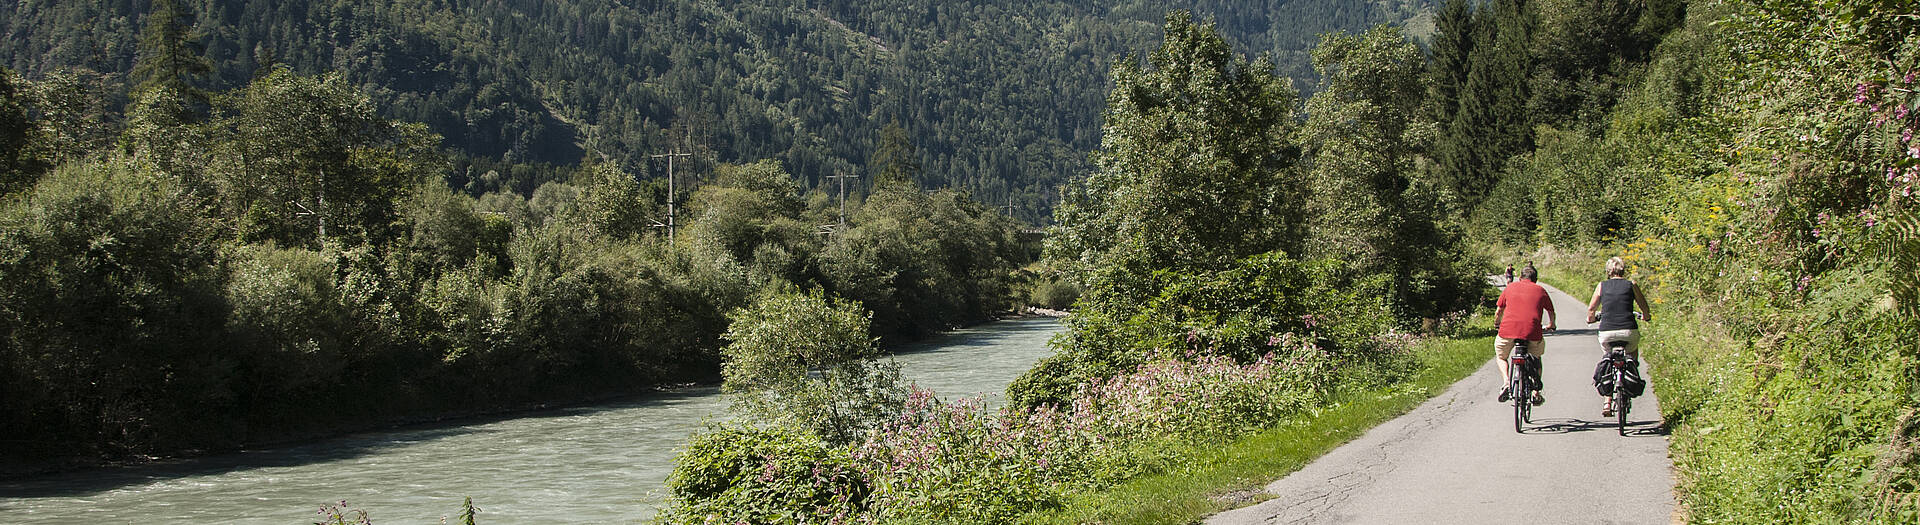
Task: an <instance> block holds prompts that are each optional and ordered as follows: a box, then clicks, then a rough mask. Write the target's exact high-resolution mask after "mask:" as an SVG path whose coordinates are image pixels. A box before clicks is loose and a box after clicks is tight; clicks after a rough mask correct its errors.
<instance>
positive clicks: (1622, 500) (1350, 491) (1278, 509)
mask: <svg viewBox="0 0 1920 525" xmlns="http://www.w3.org/2000/svg"><path fill="white" fill-rule="evenodd" d="M1548 292H1549V293H1551V294H1552V297H1553V304H1554V309H1555V310H1556V311H1557V312H1558V316H1557V320H1558V321H1559V328H1560V330H1559V331H1558V332H1554V333H1549V334H1548V335H1547V338H1546V341H1547V344H1546V346H1547V351H1546V354H1544V355H1543V356H1542V357H1541V362H1542V364H1543V365H1544V376H1543V378H1544V382H1545V384H1546V388H1545V390H1544V391H1543V393H1544V394H1545V395H1546V397H1547V403H1546V404H1543V405H1540V406H1537V407H1534V409H1533V424H1531V425H1529V426H1528V427H1527V432H1526V433H1525V434H1516V433H1514V431H1513V405H1512V404H1510V403H1499V402H1495V401H1494V397H1495V395H1497V394H1498V393H1499V389H1500V386H1501V382H1500V371H1499V369H1497V368H1495V366H1496V363H1495V362H1494V360H1493V349H1492V348H1491V345H1489V348H1488V349H1487V365H1486V366H1483V367H1481V368H1480V370H1478V371H1476V372H1474V373H1473V374H1472V375H1470V376H1467V378H1466V379H1463V380H1461V381H1460V382H1458V383H1455V384H1454V385H1453V387H1451V388H1449V389H1448V390H1447V391H1446V392H1445V393H1442V394H1441V395H1439V396H1435V397H1434V398H1433V399H1430V400H1428V401H1427V402H1426V403H1425V404H1423V405H1421V406H1420V407H1418V408H1415V409H1414V410H1413V411H1412V412H1409V413H1407V414H1406V415H1403V416H1401V417H1399V418H1397V419H1394V420H1392V421H1389V422H1387V423H1385V424H1382V425H1380V426H1378V427H1375V428H1374V429H1373V430H1371V431H1368V432H1367V433H1366V434H1365V435H1364V436H1361V437H1360V438H1359V439H1356V440H1354V441H1352V442H1350V443H1347V444H1346V445H1343V446H1341V447H1340V448H1337V449H1334V451H1332V452H1329V453H1327V455H1326V456H1323V457H1321V458H1320V459H1319V460H1317V461H1315V462H1313V463H1312V464H1309V465H1307V466H1306V467H1304V468H1302V469H1300V470H1299V471H1296V472H1294V473H1293V474H1292V475H1289V476H1287V477H1286V478H1283V479H1281V480H1279V481H1275V482H1273V483H1271V484H1269V485H1267V487H1266V490H1267V492H1269V493H1271V494H1273V495H1274V498H1273V499H1271V500H1268V501H1265V502H1262V503H1260V504H1258V505H1254V506H1251V507H1246V508H1241V509H1235V510H1231V511H1227V512H1224V513H1221V514H1218V515H1215V516H1212V517H1210V518H1208V519H1207V523H1209V524H1255V523H1258V524H1266V523H1289V524H1293V523H1300V524H1318V523H1368V524H1372V523H1389V524H1391V523H1414V524H1423V525H1425V524H1442V523H1475V524H1499V523H1516V524H1518V523H1525V524H1538V523H1634V524H1643V523H1669V522H1671V521H1673V520H1672V514H1673V492H1672V489H1673V475H1672V468H1673V462H1672V461H1671V460H1670V459H1668V457H1667V437H1666V435H1665V432H1664V431H1663V430H1661V429H1659V428H1657V427H1658V425H1659V421H1660V404H1659V401H1658V400H1657V399H1654V395H1653V389H1652V388H1651V387H1649V388H1648V389H1647V393H1646V395H1643V396H1641V397H1639V398H1637V399H1635V400H1634V403H1633V412H1632V413H1631V414H1630V417H1629V423H1630V425H1631V426H1630V427H1629V431H1630V432H1629V433H1630V434H1631V435H1628V436H1621V435H1620V434H1619V432H1618V431H1617V430H1616V429H1617V428H1618V427H1617V425H1616V424H1615V422H1614V421H1615V420H1614V418H1612V417H1605V418H1603V417H1601V416H1600V405H1601V398H1600V394H1599V393H1598V392H1595V391H1594V389H1593V380H1592V375H1593V367H1594V364H1595V363H1597V362H1599V360H1600V356H1601V354H1602V351H1601V348H1600V344H1599V343H1598V342H1597V341H1596V339H1595V336H1594V332H1593V330H1592V329H1591V327H1590V326H1589V325H1587V323H1585V322H1584V321H1586V312H1587V308H1586V303H1585V302H1584V301H1579V300H1575V299H1574V298H1572V297H1569V296H1567V294H1565V293H1562V292H1560V291H1559V290H1555V289H1553V288H1552V287H1548ZM1646 344H1650V345H1651V344H1658V341H1647V343H1646ZM1641 366H1642V368H1641V370H1642V372H1643V373H1646V372H1648V367H1647V365H1645V364H1643V365H1641ZM1647 375H1648V376H1650V377H1648V381H1649V382H1650V383H1651V382H1657V381H1658V379H1659V378H1658V374H1653V373H1648V374H1647Z"/></svg>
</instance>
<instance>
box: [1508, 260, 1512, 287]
mask: <svg viewBox="0 0 1920 525" xmlns="http://www.w3.org/2000/svg"><path fill="white" fill-rule="evenodd" d="M1507 284H1513V265H1511V264H1509V265H1507Z"/></svg>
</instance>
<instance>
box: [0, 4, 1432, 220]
mask: <svg viewBox="0 0 1920 525" xmlns="http://www.w3.org/2000/svg"><path fill="white" fill-rule="evenodd" d="M149 4H150V2H148V1H144V0H114V1H104V2H57V3H56V2H7V3H5V4H0V35H4V38H0V65H4V66H6V67H8V68H11V69H13V70H14V71H16V72H18V73H20V74H22V75H25V76H27V77H28V78H29V79H39V78H45V77H46V76H47V75H50V74H55V73H56V72H61V71H73V70H76V69H77V70H82V71H90V72H97V73H98V74H99V75H101V76H98V77H97V78H93V77H91V75H90V74H85V73H83V74H81V75H82V76H88V77H89V78H88V79H84V80H88V81H87V82H81V83H80V85H83V86H87V85H90V86H91V87H90V89H92V90H94V91H95V93H93V95H94V96H96V97H98V98H100V99H102V100H104V101H105V102H104V103H102V104H99V106H100V108H99V109H96V110H95V111H99V112H103V113H107V114H105V115H102V118H101V120H102V121H103V122H114V121H116V120H117V119H115V118H113V115H112V113H114V112H117V111H118V108H119V107H121V106H122V105H123V104H124V100H125V98H124V97H125V95H124V92H125V91H126V86H124V82H125V80H124V78H125V76H124V73H125V72H127V71H129V70H130V69H131V68H132V66H133V64H134V63H135V60H136V58H137V57H136V54H137V50H138V49H139V46H138V37H139V32H140V28H141V27H142V21H143V19H144V15H145V14H146V13H147V12H148V10H149V9H150V5H149ZM184 4H185V5H186V7H187V9H188V11H191V12H192V13H194V14H195V16H196V23H195V26H194V28H195V33H196V34H197V35H199V36H200V38H199V39H198V42H199V44H200V45H201V46H203V48H204V53H205V56H206V57H207V58H208V59H210V60H211V61H212V63H213V73H212V74H211V75H210V78H207V79H204V82H203V84H204V85H202V86H200V87H202V88H206V89H209V90H216V91H219V90H226V89H231V88H233V87H237V86H240V85H243V84H245V83H246V81H247V80H248V79H250V78H252V77H253V76H255V75H256V73H257V72H259V71H263V70H264V69H265V66H267V65H270V64H274V63H279V64H286V65H290V66H292V67H293V69H294V70H295V71H296V72H298V73H302V74H318V73H322V72H339V73H341V74H343V75H344V76H345V77H346V78H347V80H348V81H349V82H350V83H352V84H354V85H357V86H359V87H361V88H362V89H365V90H367V91H370V92H371V93H372V94H373V97H374V103H375V104H376V106H378V107H379V108H380V109H381V110H382V111H383V113H384V114H385V116H387V117H388V118H394V119H398V120H402V121H411V122H422V123H426V124H427V125H428V126H429V127H430V128H431V129H432V130H433V131H434V132H436V133H439V134H440V135H442V136H443V137H444V138H445V140H446V142H447V145H448V146H449V147H451V148H453V149H455V150H457V151H461V152H464V153H466V154H467V155H470V156H472V157H475V158H476V159H481V160H483V161H486V160H499V161H505V162H507V163H509V164H520V163H529V162H533V163H548V164H559V165H571V164H575V163H577V162H579V161H581V160H583V159H586V160H603V159H604V160H613V161H617V162H618V163H620V164H621V165H623V166H624V167H625V168H627V169H628V170H630V171H636V172H640V171H645V170H648V169H651V170H653V171H654V172H655V173H656V174H658V173H659V172H660V171H663V169H664V167H663V166H653V167H651V168H649V167H648V166H647V157H646V155H648V154H652V153H660V152H663V151H665V150H667V149H669V148H671V147H673V144H678V143H680V141H681V140H683V137H685V136H686V134H687V133H691V136H692V138H693V140H692V142H693V143H694V144H695V148H696V149H700V150H702V153H704V154H706V155H708V156H709V157H711V158H712V159H713V160H718V161H722V162H745V161H753V160H758V159H767V158H772V159H778V160H780V161H781V162H783V163H784V164H785V165H786V167H787V169H788V170H789V171H791V172H793V173H795V174H796V175H799V176H801V177H803V178H804V179H805V181H806V183H807V184H808V185H809V186H818V185H820V184H823V183H825V182H826V181H825V180H823V177H824V176H827V175H832V174H833V173H835V172H836V171H838V170H851V171H853V172H855V173H861V172H863V171H864V168H865V166H867V164H868V163H869V159H870V158H871V157H872V156H873V154H874V152H875V150H876V149H877V145H878V143H879V140H878V137H879V130H881V129H882V128H883V127H884V126H886V125H887V124H888V123H898V124H899V125H900V126H901V127H902V128H904V129H905V130H907V132H908V133H909V135H910V138H911V142H912V144H914V145H915V146H916V154H917V160H918V163H919V165H920V167H921V173H920V175H919V180H918V181H917V182H918V183H919V184H920V185H922V186H923V187H942V186H950V187H955V188H959V189H965V190H969V191H971V192H973V194H974V195H975V196H976V197H978V198H980V199H981V200H983V201H986V202H991V203H995V204H1003V203H1008V202H1009V200H1010V199H1011V204H1012V205H1013V206H1014V207H1015V210H1016V211H1015V214H1016V215H1017V216H1019V217H1022V218H1024V219H1027V220H1029V221H1038V220H1040V219H1041V218H1043V217H1045V216H1046V213H1047V210H1049V209H1050V208H1051V205H1052V203H1053V202H1055V201H1056V200H1057V195H1056V194H1055V188H1056V187H1057V186H1058V185H1059V184H1060V183H1061V182H1063V181H1064V180H1065V178H1066V177H1067V176H1069V175H1071V174H1074V173H1080V172H1085V171H1086V170H1087V169H1088V166H1087V164H1086V162H1085V157H1086V152H1089V151H1092V150H1093V149H1095V148H1096V147H1097V146H1098V145H1099V140H1100V139H1099V135H1100V133H1099V125H1100V110H1101V108H1102V107H1103V97H1104V96H1105V94H1106V89H1107V85H1108V84H1109V81H1108V79H1107V72H1108V70H1109V69H1110V68H1111V65H1112V62H1113V61H1114V60H1118V59H1120V58H1121V57H1122V56H1123V55H1124V53H1126V52H1127V51H1128V50H1137V49H1144V48H1147V47H1149V46H1151V45H1152V42H1153V41H1154V40H1157V39H1158V38H1159V34H1158V32H1157V31H1155V29H1156V28H1157V27H1158V24H1159V22H1160V18H1161V16H1162V15H1164V14H1165V13H1166V11H1167V10H1168V9H1176V8H1186V9H1191V10H1193V11H1194V12H1195V13H1196V14H1197V15H1198V16H1200V17H1202V18H1207V17H1213V18H1217V19H1218V20H1219V21H1220V28H1221V30H1222V32H1223V33H1225V34H1227V35H1229V36H1230V37H1231V39H1232V40H1233V41H1235V42H1239V43H1241V45H1243V46H1244V47H1246V48H1247V49H1243V51H1247V52H1251V53H1260V52H1270V53H1272V54H1273V55H1274V57H1275V59H1276V62H1277V65H1278V67H1279V70H1280V72H1281V74H1282V75H1283V76H1287V77H1293V78H1296V79H1306V78H1307V77H1309V76H1310V75H1311V68H1310V67H1309V64H1308V62H1309V60H1308V57H1307V49H1308V48H1309V47H1310V46H1311V45H1312V44H1313V42H1315V41H1316V40H1317V38H1318V36H1319V35H1320V34H1322V33H1325V32H1331V31H1342V30H1344V31H1349V32H1354V31H1358V30H1360V29H1363V28H1366V27H1369V26H1372V25H1374V24H1377V23H1381V22H1402V21H1407V20H1410V19H1411V20H1415V22H1414V24H1415V25H1416V26H1417V25H1421V23H1422V21H1424V20H1425V19H1424V17H1421V16H1420V15H1421V13H1423V12H1425V11H1426V10H1428V5H1429V4H1431V2H1429V1H1428V0H1392V1H1388V2H1366V3H1359V2H1348V1H1343V0H1266V1H1260V2H1228V1H1220V0H1205V1H1193V2H1174V3H1165V2H1141V1H1124V2H1121V1H1092V0H1055V1H1040V2H999V1H978V2H933V1H928V0H880V1H862V2H851V1H845V0H802V1H785V2H775V1H754V2H740V1H711V0H671V1H649V2H638V3H634V2H617V1H606V0H586V1H553V2H529V1H506V0H475V1H450V0H384V1H382V0H342V1H335V2H266V1H259V0H194V1H190V2H184ZM1413 29H1414V31H1415V32H1419V31H1420V30H1421V29H1420V28H1419V27H1415V28H1413ZM1295 84H1296V86H1306V85H1310V84H1309V83H1307V82H1302V81H1296V82H1295ZM109 134H110V133H106V132H103V133H102V134H101V136H106V135H109ZM491 166H492V163H491V162H483V164H482V165H481V166H480V167H478V168H476V169H456V170H455V172H454V174H453V175H452V176H451V178H452V179H453V180H452V181H451V182H453V183H454V184H456V185H467V189H468V190H469V191H470V192H473V193H474V194H478V193H480V192H484V191H488V190H493V189H498V188H500V187H501V186H507V187H510V188H512V189H516V190H518V191H520V192H521V193H523V194H525V193H530V192H531V191H532V190H533V188H534V187H536V186H538V185H539V183H541V182H545V181H544V180H541V179H543V178H545V177H546V176H543V175H539V173H544V172H541V171H534V170H519V171H513V170H503V171H504V174H503V175H500V176H498V177H482V176H481V175H482V174H484V173H485V172H486V171H488V168H489V167H491Z"/></svg>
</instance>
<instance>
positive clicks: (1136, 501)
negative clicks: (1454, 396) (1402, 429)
mask: <svg viewBox="0 0 1920 525" xmlns="http://www.w3.org/2000/svg"><path fill="white" fill-rule="evenodd" d="M1491 346H1492V339H1491V337H1479V338H1465V339H1446V340H1434V341H1432V342H1430V343H1427V344H1426V345H1425V346H1423V348H1422V350H1421V359H1422V361H1423V366H1422V367H1421V370H1420V371H1419V372H1417V373H1415V374H1414V375H1413V377H1411V378H1409V379H1408V380H1407V381H1405V382H1401V383H1397V384H1394V385H1389V386H1385V387H1380V388H1374V389H1368V390H1361V391H1355V392H1348V393H1344V394H1340V395H1336V396H1334V398H1333V400H1332V401H1331V402H1330V403H1328V404H1327V405H1326V406H1324V407H1322V408H1320V409H1319V410H1316V411H1312V412H1308V413H1304V414H1301V415H1300V416H1298V417H1297V418H1296V419H1293V420H1290V421H1287V422H1284V423H1281V424H1280V425H1277V426H1274V427H1273V428H1269V429H1267V430H1265V431H1261V432H1260V433H1257V434H1253V435H1250V436H1247V437H1244V438H1241V439H1239V440H1237V441H1235V442H1233V443H1232V444H1230V445H1228V446H1225V447H1221V446H1218V445H1195V446H1192V447H1190V448H1189V449H1188V450H1184V451H1180V452H1181V454H1180V456H1181V457H1188V458H1192V460H1191V461H1188V462H1186V463H1185V464H1184V465H1183V468H1178V469H1175V470H1171V471H1167V472H1162V473H1157V474H1151V475H1147V476H1142V477H1140V478H1136V479H1134V480H1131V481H1128V482H1126V483H1123V484H1120V485H1117V486H1115V487H1113V488H1111V489H1109V490H1106V491H1102V492H1094V493H1086V494H1081V495H1078V496H1075V497H1074V499H1073V500H1072V501H1071V502H1069V503H1068V505H1067V506H1066V508H1064V509H1061V510H1058V511H1052V512H1046V513H1038V514H1033V515H1029V516H1026V518H1025V519H1023V520H1022V521H1023V522H1027V523H1107V524H1126V523H1142V524H1149V523H1150V524H1164V523H1191V522H1196V521H1199V520H1200V519H1201V518H1205V517H1206V516H1208V515H1211V514H1214V513H1217V512H1220V511H1223V510H1228V509H1231V508H1237V507H1243V506H1247V505H1252V504H1253V503H1255V502H1258V501H1261V500H1265V499H1267V498H1268V497H1270V496H1269V495H1268V494H1267V493H1266V492H1265V491H1263V490H1262V487H1264V486H1265V485H1266V484H1267V483H1269V482H1272V481H1273V480H1276V479H1280V478H1281V477H1285V476H1286V475H1287V474H1289V473H1292V472H1293V471H1295V470H1299V469H1300V467H1302V466H1305V465H1306V464H1307V463H1309V462H1311V461H1313V460H1314V459H1315V458H1318V457H1320V456H1321V455H1323V454H1326V453H1327V452H1329V451H1332V450H1333V449H1334V448H1335V447H1338V446H1340V445H1341V444H1344V443H1346V442H1348V441H1352V440H1353V439H1354V438H1358V437H1360V436H1361V435H1362V434H1365V433H1366V432H1367V430H1369V429H1372V428H1373V427H1374V426H1377V425H1379V424H1381V423H1385V422H1387V421H1389V420H1392V419H1393V418H1396V417H1399V416H1400V415H1401V414H1405V413H1407V412H1408V411H1410V410H1413V408H1414V407H1417V406H1419V405H1420V404H1421V403H1423V402H1425V401H1426V400H1427V399H1429V398H1432V397H1433V396H1435V395H1438V394H1439V393H1441V392H1444V391H1446V389H1447V388H1448V387H1449V386H1451V385H1453V383H1455V382H1458V381H1460V380H1461V379H1462V378H1465V377H1466V376H1467V375H1468V374H1471V373H1473V371H1474V370H1476V369H1479V368H1480V366H1481V365H1484V364H1486V362H1487V359H1489V355H1490V353H1489V350H1488V349H1489V348H1490V347H1491Z"/></svg>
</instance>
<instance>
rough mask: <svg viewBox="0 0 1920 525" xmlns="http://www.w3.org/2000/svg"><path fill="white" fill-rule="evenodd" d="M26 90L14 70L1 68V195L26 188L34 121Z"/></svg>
mask: <svg viewBox="0 0 1920 525" xmlns="http://www.w3.org/2000/svg"><path fill="white" fill-rule="evenodd" d="M25 95H26V90H23V89H20V88H19V86H17V85H16V79H15V78H14V77H13V71H9V70H8V69H7V68H5V67H0V194H6V193H7V192H10V191H13V190H15V189H18V188H16V186H24V185H25V184H24V182H25V179H26V176H27V174H26V173H24V172H25V171H26V169H25V166H23V165H22V164H24V163H23V162H22V160H24V158H23V157H24V155H22V152H24V151H25V150H26V148H27V137H28V136H29V131H31V130H32V129H33V120H32V119H31V118H30V117H29V116H28V115H27V110H26V104H23V103H22V99H24V98H25Z"/></svg>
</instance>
